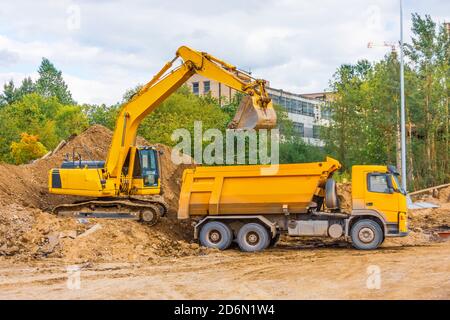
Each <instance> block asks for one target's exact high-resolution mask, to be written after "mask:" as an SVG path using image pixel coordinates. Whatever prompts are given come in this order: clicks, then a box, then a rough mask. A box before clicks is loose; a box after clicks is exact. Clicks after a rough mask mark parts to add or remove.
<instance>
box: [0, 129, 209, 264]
mask: <svg viewBox="0 0 450 320" xmlns="http://www.w3.org/2000/svg"><path fill="white" fill-rule="evenodd" d="M111 138H112V132H111V131H110V130H109V129H107V128H105V127H103V126H99V125H95V126H92V127H90V128H89V129H87V130H86V131H85V132H83V133H81V134H80V135H78V136H74V137H72V138H71V139H69V140H68V141H67V143H66V144H65V145H64V146H63V147H62V148H60V149H59V150H57V151H56V152H55V153H54V154H52V155H50V156H48V157H46V158H43V159H39V160H37V161H35V162H34V163H31V164H27V165H20V166H14V165H7V164H2V165H0V177H1V178H0V204H2V205H1V206H0V256H1V255H3V256H14V257H16V258H23V259H34V258H40V257H55V258H64V259H67V260H70V261H75V262H77V261H99V260H101V261H112V260H115V261H135V260H148V259H153V258H155V257H161V256H182V255H187V254H201V253H203V252H204V251H205V250H204V249H201V248H199V247H198V245H197V244H191V243H189V240H190V239H191V237H192V232H191V226H190V225H187V224H186V223H185V222H182V221H181V222H180V221H178V220H177V219H176V216H175V214H176V210H177V207H178V196H179V192H180V182H181V174H182V172H183V170H184V169H185V168H186V167H188V165H181V166H176V165H174V164H173V163H172V162H171V160H170V155H171V149H170V148H169V147H167V146H164V145H158V146H157V147H158V149H159V150H161V151H163V155H162V156H161V167H162V168H161V173H162V188H163V190H164V194H163V196H164V198H165V200H166V201H167V202H168V204H169V206H170V210H169V214H168V216H167V217H164V218H163V219H162V221H161V222H160V223H159V224H158V225H156V226H153V227H148V226H146V225H142V224H140V223H138V222H135V221H122V220H120V221H119V220H103V219H89V220H76V219H70V218H69V219H63V218H58V217H56V216H54V215H52V214H50V213H48V212H46V211H48V210H49V209H50V208H51V207H53V206H54V205H57V204H60V203H68V202H73V201H75V200H79V199H80V198H75V197H69V196H67V197H66V196H59V195H52V194H49V193H48V191H47V179H48V171H49V169H51V168H54V167H59V166H60V164H61V162H62V161H63V158H64V155H65V154H66V153H69V154H72V152H73V150H74V149H75V151H76V152H78V153H80V154H81V156H82V158H83V159H85V160H102V159H105V158H106V155H107V152H108V148H109V145H110V142H111ZM138 144H139V145H149V143H148V142H147V141H145V140H144V139H142V138H138ZM186 239H187V240H186Z"/></svg>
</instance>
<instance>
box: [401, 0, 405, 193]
mask: <svg viewBox="0 0 450 320" xmlns="http://www.w3.org/2000/svg"><path fill="white" fill-rule="evenodd" d="M403 55H404V53H403V1H402V0H400V127H401V163H402V168H401V175H402V188H403V190H405V191H406V121H405V118H406V115H405V75H404V63H403Z"/></svg>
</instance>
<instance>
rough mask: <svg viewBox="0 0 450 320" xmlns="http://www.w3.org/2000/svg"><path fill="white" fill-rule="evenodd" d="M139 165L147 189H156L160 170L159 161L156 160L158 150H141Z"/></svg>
mask: <svg viewBox="0 0 450 320" xmlns="http://www.w3.org/2000/svg"><path fill="white" fill-rule="evenodd" d="M138 152H139V162H140V163H139V164H140V171H141V177H142V179H144V186H145V187H154V186H157V185H158V178H159V172H158V171H159V170H158V161H157V158H156V156H157V155H156V150H154V149H140V150H139V151H138Z"/></svg>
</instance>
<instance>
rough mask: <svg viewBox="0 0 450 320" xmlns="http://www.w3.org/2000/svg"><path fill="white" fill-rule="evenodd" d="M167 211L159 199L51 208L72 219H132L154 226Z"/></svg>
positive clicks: (113, 200) (102, 200)
mask: <svg viewBox="0 0 450 320" xmlns="http://www.w3.org/2000/svg"><path fill="white" fill-rule="evenodd" d="M167 210H168V205H167V203H166V202H165V201H164V200H163V199H162V198H161V197H145V198H144V197H126V198H97V199H94V200H87V201H79V202H75V203H68V204H61V205H58V206H56V207H54V208H53V213H54V214H57V215H59V216H62V217H73V218H106V219H132V220H138V221H141V222H143V223H146V224H149V225H155V224H156V223H157V222H158V220H159V218H160V217H161V216H164V215H165V214H166V213H167Z"/></svg>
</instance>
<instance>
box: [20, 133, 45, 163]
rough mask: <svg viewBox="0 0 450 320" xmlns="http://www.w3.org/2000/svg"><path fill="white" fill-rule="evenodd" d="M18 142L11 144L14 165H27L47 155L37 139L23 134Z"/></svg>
mask: <svg viewBox="0 0 450 320" xmlns="http://www.w3.org/2000/svg"><path fill="white" fill-rule="evenodd" d="M20 136H21V138H20V141H19V142H12V143H11V156H12V158H13V159H14V162H15V163H16V164H21V163H28V162H30V161H31V160H34V159H37V158H40V157H42V156H43V155H45V154H46V153H47V149H45V147H44V145H43V144H42V143H40V142H39V137H38V136H34V135H31V134H28V133H26V132H23V133H21V134H20Z"/></svg>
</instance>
